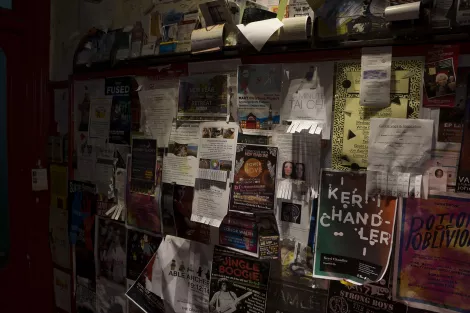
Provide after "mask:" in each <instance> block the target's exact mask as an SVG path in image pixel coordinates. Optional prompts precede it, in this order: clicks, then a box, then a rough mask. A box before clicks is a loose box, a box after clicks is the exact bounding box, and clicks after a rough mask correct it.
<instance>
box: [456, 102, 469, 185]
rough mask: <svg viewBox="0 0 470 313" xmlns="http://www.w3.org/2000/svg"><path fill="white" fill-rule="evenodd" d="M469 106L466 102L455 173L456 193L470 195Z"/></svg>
mask: <svg viewBox="0 0 470 313" xmlns="http://www.w3.org/2000/svg"><path fill="white" fill-rule="evenodd" d="M469 159H470V105H469V103H468V102H467V108H466V112H465V122H464V126H463V138H462V146H461V149H460V162H459V169H458V172H457V186H456V188H455V191H456V192H465V193H470V163H469V162H468V160H469Z"/></svg>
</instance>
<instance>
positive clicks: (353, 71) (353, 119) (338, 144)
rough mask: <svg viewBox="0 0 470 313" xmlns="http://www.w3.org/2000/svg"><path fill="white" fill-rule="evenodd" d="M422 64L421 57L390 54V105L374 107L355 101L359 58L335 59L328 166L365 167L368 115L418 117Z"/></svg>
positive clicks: (359, 76) (336, 167)
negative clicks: (331, 135)
mask: <svg viewBox="0 0 470 313" xmlns="http://www.w3.org/2000/svg"><path fill="white" fill-rule="evenodd" d="M423 66H424V59H423V58H394V59H393V60H392V78H391V86H390V106H388V107H385V108H383V107H381V108H375V107H364V106H361V105H360V104H359V90H360V82H361V62H360V61H349V62H337V63H336V86H335V87H336V96H335V100H334V122H333V143H332V158H331V165H332V168H334V169H339V170H349V169H367V153H368V142H369V127H370V119H371V118H373V117H382V118H387V117H395V118H418V117H419V107H420V102H421V89H422V88H421V79H422V73H423Z"/></svg>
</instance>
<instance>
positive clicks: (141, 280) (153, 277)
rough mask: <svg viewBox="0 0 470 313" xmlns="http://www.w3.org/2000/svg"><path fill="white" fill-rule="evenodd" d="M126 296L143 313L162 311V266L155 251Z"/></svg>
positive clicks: (159, 312)
mask: <svg viewBox="0 0 470 313" xmlns="http://www.w3.org/2000/svg"><path fill="white" fill-rule="evenodd" d="M126 296H127V297H128V298H129V299H130V300H131V301H132V303H129V306H131V305H137V306H138V307H139V308H140V309H141V310H142V311H144V312H145V313H164V312H165V308H164V306H163V300H162V268H161V262H160V260H159V259H158V255H157V252H155V253H154V255H153V256H152V257H151V258H150V260H149V262H148V263H147V264H146V265H145V266H144V269H143V270H142V272H141V274H140V275H139V276H138V278H137V280H136V281H135V283H134V284H133V285H132V287H130V288H129V290H127V292H126Z"/></svg>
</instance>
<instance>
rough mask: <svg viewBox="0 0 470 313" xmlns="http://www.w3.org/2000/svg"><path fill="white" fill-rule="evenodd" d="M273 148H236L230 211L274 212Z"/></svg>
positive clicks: (274, 165)
mask: <svg viewBox="0 0 470 313" xmlns="http://www.w3.org/2000/svg"><path fill="white" fill-rule="evenodd" d="M277 153H278V150H277V148H276V147H267V146H255V145H245V144H238V145H237V153H236V155H235V179H234V183H233V186H232V196H231V199H230V210H235V211H256V210H274V203H275V202H274V201H275V199H274V196H275V190H276V187H275V186H276V164H277Z"/></svg>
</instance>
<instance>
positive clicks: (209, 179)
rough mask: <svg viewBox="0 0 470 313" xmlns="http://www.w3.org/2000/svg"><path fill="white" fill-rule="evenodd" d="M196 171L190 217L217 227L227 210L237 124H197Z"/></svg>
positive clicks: (235, 146)
mask: <svg viewBox="0 0 470 313" xmlns="http://www.w3.org/2000/svg"><path fill="white" fill-rule="evenodd" d="M199 133H200V137H201V139H200V142H199V149H198V162H199V167H198V173H197V178H196V185H195V189H194V192H195V194H194V199H193V211H192V215H191V220H192V221H195V222H199V223H203V224H207V225H211V226H214V227H219V226H220V224H221V223H222V220H223V219H224V217H225V215H226V214H227V210H228V203H229V199H230V188H229V182H230V181H232V180H233V179H232V176H233V171H234V164H235V153H236V148H237V139H238V124H237V123H227V122H206V123H201V124H200V129H199Z"/></svg>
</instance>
